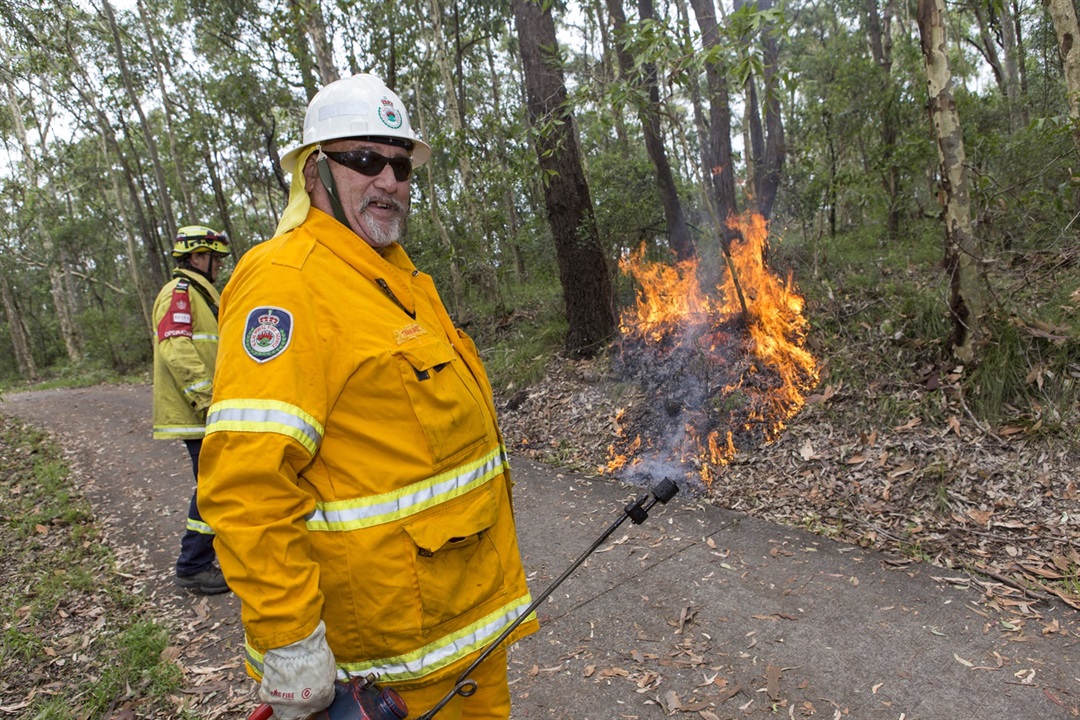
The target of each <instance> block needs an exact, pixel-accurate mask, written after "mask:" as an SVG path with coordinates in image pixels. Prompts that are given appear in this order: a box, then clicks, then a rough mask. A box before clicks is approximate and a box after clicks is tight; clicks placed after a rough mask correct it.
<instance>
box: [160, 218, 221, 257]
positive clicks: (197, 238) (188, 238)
mask: <svg viewBox="0 0 1080 720" xmlns="http://www.w3.org/2000/svg"><path fill="white" fill-rule="evenodd" d="M197 250H209V251H211V252H216V253H220V254H221V255H228V254H229V236H228V235H227V234H226V233H223V232H220V233H219V232H217V231H216V230H211V229H210V228H208V227H205V226H203V225H185V226H184V227H182V228H180V230H178V231H177V233H176V241H175V242H174V243H173V248H172V256H173V257H174V258H179V257H183V256H185V255H187V254H188V253H192V252H195V251H197Z"/></svg>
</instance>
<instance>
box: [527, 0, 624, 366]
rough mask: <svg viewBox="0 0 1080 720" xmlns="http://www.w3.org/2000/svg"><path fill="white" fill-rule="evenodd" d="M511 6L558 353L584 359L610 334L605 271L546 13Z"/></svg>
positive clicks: (611, 304)
mask: <svg viewBox="0 0 1080 720" xmlns="http://www.w3.org/2000/svg"><path fill="white" fill-rule="evenodd" d="M513 7H514V24H515V25H516V26H517V34H518V41H519V43H520V46H521V64H522V69H523V70H524V73H525V94H526V98H527V102H526V104H527V105H528V109H529V119H530V121H531V124H532V126H533V128H534V129H535V130H536V135H535V144H536V155H537V159H538V161H539V164H540V169H541V171H542V172H543V174H544V178H545V185H544V200H545V204H546V206H547V216H548V225H549V226H550V227H551V235H552V238H553V239H554V241H555V254H556V257H557V260H558V265H559V280H560V282H561V284H562V290H563V299H564V301H565V302H566V319H567V324H568V328H567V333H566V349H567V351H568V352H569V353H571V354H573V355H579V356H586V357H588V356H592V355H595V354H596V353H598V352H600V351H601V350H602V349H603V348H604V346H606V344H607V342H608V341H609V340H610V339H611V338H612V336H613V335H614V334H615V329H616V324H615V298H614V291H613V288H612V283H611V270H610V268H609V266H608V258H607V255H606V254H605V253H604V249H603V248H602V247H601V245H600V239H599V236H598V234H597V229H596V218H595V217H594V215H593V207H592V198H591V197H590V194H589V185H588V183H587V182H586V181H585V172H584V170H583V169H582V166H581V151H580V149H579V146H578V139H577V129H576V128H575V126H574V115H573V113H572V112H571V110H570V107H569V106H568V104H567V93H566V82H565V80H564V79H563V70H562V65H561V64H560V62H559V53H558V47H559V46H558V42H557V40H556V37H555V21H554V19H553V18H552V16H551V6H550V5H549V4H548V3H547V2H544V3H543V7H542V6H541V4H540V3H539V2H536V1H535V0H513Z"/></svg>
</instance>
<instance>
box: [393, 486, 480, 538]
mask: <svg viewBox="0 0 1080 720" xmlns="http://www.w3.org/2000/svg"><path fill="white" fill-rule="evenodd" d="M498 514H499V503H498V501H497V499H496V498H495V489H494V488H493V487H492V486H491V483H488V484H486V485H485V486H484V487H482V488H479V489H477V490H475V491H473V492H470V493H469V494H467V495H466V496H465V497H464V498H460V499H458V500H452V501H450V502H448V503H445V504H443V505H442V506H440V507H439V508H438V509H437V510H435V511H434V512H431V513H424V514H422V515H420V516H419V517H417V518H416V519H415V520H413V521H411V522H408V523H405V525H404V527H405V532H407V533H408V534H409V537H411V538H412V540H413V542H414V543H416V546H417V547H419V548H421V549H423V550H427V551H428V552H432V553H434V552H438V551H439V550H440V549H442V547H443V546H444V545H446V544H447V543H448V542H450V541H451V540H461V539H464V538H468V537H470V536H473V535H477V534H479V533H481V532H483V531H484V530H487V529H488V528H489V527H491V526H492V525H494V524H495V519H496V518H497V517H498Z"/></svg>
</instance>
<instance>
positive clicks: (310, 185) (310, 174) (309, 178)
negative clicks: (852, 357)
mask: <svg viewBox="0 0 1080 720" xmlns="http://www.w3.org/2000/svg"><path fill="white" fill-rule="evenodd" d="M318 155H319V151H318V150H316V151H315V152H313V153H311V154H310V155H308V158H307V162H305V163H304V190H306V191H307V194H308V197H310V196H311V193H312V191H313V190H314V189H315V182H316V180H317V179H318V172H317V171H316V169H315V160H316V158H317V157H318Z"/></svg>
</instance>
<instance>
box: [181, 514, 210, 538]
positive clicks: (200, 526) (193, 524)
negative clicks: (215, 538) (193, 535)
mask: <svg viewBox="0 0 1080 720" xmlns="http://www.w3.org/2000/svg"><path fill="white" fill-rule="evenodd" d="M187 529H188V530H191V531H192V532H197V533H199V534H200V535H213V534H214V531H213V530H212V529H211V528H210V526H209V525H207V524H206V523H204V522H201V521H199V520H196V519H194V518H188V519H187Z"/></svg>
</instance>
